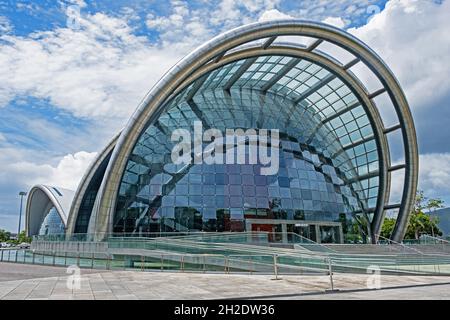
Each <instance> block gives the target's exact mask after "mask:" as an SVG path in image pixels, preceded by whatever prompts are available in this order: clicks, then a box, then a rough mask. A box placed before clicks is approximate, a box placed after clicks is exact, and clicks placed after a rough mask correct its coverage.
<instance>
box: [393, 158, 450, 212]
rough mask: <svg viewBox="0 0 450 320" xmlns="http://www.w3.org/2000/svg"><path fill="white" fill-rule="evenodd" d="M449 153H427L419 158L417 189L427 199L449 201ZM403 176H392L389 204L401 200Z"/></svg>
mask: <svg viewBox="0 0 450 320" xmlns="http://www.w3.org/2000/svg"><path fill="white" fill-rule="evenodd" d="M449 181H450V153H429V154H422V155H420V156H419V183H418V189H419V190H423V191H424V193H425V196H427V197H435V198H436V197H439V198H444V199H446V201H447V205H449V204H450V203H448V201H450V184H449V183H448V182H449ZM403 186H404V181H403V175H399V176H395V175H394V176H392V184H391V203H396V202H398V201H400V199H401V193H402V190H403Z"/></svg>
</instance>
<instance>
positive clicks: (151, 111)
mask: <svg viewBox="0 0 450 320" xmlns="http://www.w3.org/2000/svg"><path fill="white" fill-rule="evenodd" d="M281 36H306V37H312V38H315V39H317V40H316V41H315V42H314V43H313V44H312V45H310V46H309V47H307V48H300V47H297V48H295V47H293V46H291V47H288V46H282V45H276V42H275V41H274V40H275V39H276V38H277V37H281ZM255 40H262V41H264V40H265V41H264V42H263V45H261V46H260V48H259V49H253V50H254V51H255V52H253V53H252V54H248V53H249V52H250V51H251V50H249V49H248V44H249V43H251V42H253V43H254V42H255ZM323 42H329V43H332V44H334V45H337V46H339V47H341V48H342V49H344V50H346V51H348V52H349V53H351V54H352V55H354V56H355V58H356V59H355V60H353V61H351V62H350V63H348V64H347V65H340V64H338V63H336V62H335V61H333V60H332V59H329V58H328V57H326V56H324V55H321V54H320V53H316V52H315V50H316V49H317V47H319V46H320V45H321V44H322V43H323ZM246 44H247V48H246V46H245V45H246ZM241 47H242V48H241ZM246 49H247V50H246ZM269 52H277V53H279V54H288V55H291V56H292V55H296V56H301V57H307V56H310V58H311V59H312V60H313V61H315V62H320V63H322V64H323V65H326V66H327V67H329V68H330V69H333V71H334V72H336V73H338V74H339V76H340V77H341V78H344V79H346V81H348V83H349V84H350V85H351V87H352V89H354V90H355V91H356V92H358V93H359V95H360V98H361V99H363V100H364V101H365V107H366V108H368V109H371V110H370V111H369V114H370V115H371V116H372V121H373V124H375V126H374V128H376V130H375V135H376V138H377V143H378V147H379V149H380V152H381V154H382V157H381V159H383V160H382V161H380V163H381V164H382V166H381V167H380V194H379V198H378V199H379V201H378V203H377V207H376V208H374V212H375V216H374V220H373V225H372V228H371V229H372V231H374V235H375V234H376V231H377V230H379V229H380V227H381V224H382V221H383V217H384V212H385V210H386V209H388V208H399V212H398V218H397V223H396V225H395V229H394V232H393V234H392V239H393V240H395V241H398V240H401V239H402V238H403V236H404V233H405V228H406V225H407V223H408V218H409V212H410V211H411V208H412V204H413V200H414V196H415V191H416V185H417V175H418V152H417V142H416V134H415V129H414V123H413V120H412V116H411V113H410V110H409V106H408V103H407V100H406V98H405V95H404V93H403V91H402V89H401V87H400V85H399V83H398V81H397V80H396V78H395V76H394V75H393V73H392V72H391V71H390V69H389V68H388V67H387V66H386V64H385V63H384V62H383V61H382V59H381V58H380V57H378V55H377V54H376V53H375V52H373V51H372V50H371V49H370V48H369V47H368V46H367V45H365V44H364V43H362V42H361V41H360V40H358V39H356V38H355V37H353V36H351V35H350V34H348V33H346V32H345V31H342V30H340V29H337V28H334V27H331V26H329V25H325V24H322V23H316V22H310V21H301V20H282V21H269V22H262V23H255V24H250V25H247V26H243V27H240V28H237V29H234V30H231V31H229V32H226V33H224V34H222V35H219V36H218V37H216V38H214V39H212V40H211V41H209V42H207V43H205V44H204V45H203V46H201V47H199V48H198V49H197V50H195V51H194V52H193V53H191V54H189V55H188V56H186V57H185V58H184V59H183V60H181V61H180V62H179V63H178V64H177V65H175V66H174V67H173V68H172V69H170V71H169V72H168V73H167V74H166V75H165V76H164V77H163V78H162V79H161V80H160V81H159V82H158V83H157V84H156V85H155V86H154V87H153V89H152V90H151V91H150V92H149V94H148V95H147V96H146V97H145V99H144V100H143V101H142V103H141V104H140V106H139V107H138V109H137V110H136V112H135V113H134V114H133V116H132V118H131V119H130V121H129V122H128V124H127V126H126V128H125V129H124V131H123V133H122V135H121V136H120V138H119V140H118V142H117V148H115V150H114V152H113V154H112V157H111V161H110V163H109V166H108V168H107V171H106V173H105V179H104V180H103V183H102V185H101V187H100V190H99V195H100V202H99V205H98V207H97V208H96V211H95V212H94V213H93V219H91V222H90V226H89V230H90V231H91V232H92V233H95V234H98V235H99V237H100V238H101V237H102V234H107V233H108V232H110V228H111V221H110V220H111V218H110V217H111V216H112V215H113V214H114V209H115V204H116V197H117V190H118V186H119V184H120V179H121V176H122V173H123V171H124V167H125V164H126V162H127V159H128V155H129V154H130V153H131V150H132V148H133V147H134V145H135V143H136V141H137V139H138V138H139V135H140V133H141V132H142V131H143V130H144V128H145V127H146V125H147V124H148V123H149V122H152V121H155V120H156V118H157V116H158V114H159V113H160V112H161V109H162V107H163V105H164V102H165V101H167V100H168V99H170V98H171V97H173V96H175V95H176V93H177V92H179V91H180V90H181V89H182V88H184V87H186V86H187V85H189V84H190V83H192V82H193V81H195V80H197V79H199V78H200V77H201V75H203V74H205V73H206V71H205V70H207V69H212V68H217V67H218V66H219V65H220V64H224V63H225V62H227V61H228V62H229V61H232V60H237V57H238V56H240V58H244V57H245V56H246V54H247V57H250V56H253V57H255V56H258V55H262V54H268V53H269ZM357 63H364V64H365V65H366V66H367V67H368V68H369V69H370V70H371V71H372V72H373V73H374V75H375V76H376V77H377V78H378V79H379V81H380V82H381V83H382V84H383V86H384V88H382V89H380V90H377V91H375V92H368V91H367V90H365V89H364V88H363V87H362V86H361V85H360V81H359V80H358V79H356V78H355V76H354V75H353V74H352V73H351V72H349V70H348V69H349V68H350V67H352V66H353V65H355V64H357ZM228 86H229V85H228ZM383 92H387V94H388V95H389V97H390V99H391V101H392V104H393V106H394V108H395V111H396V114H397V116H398V119H399V124H398V125H396V126H395V128H392V130H394V129H395V130H401V133H402V137H403V143H404V153H405V163H404V165H402V166H395V167H392V166H391V165H390V158H389V149H388V146H387V139H386V135H387V134H389V133H390V132H392V130H391V128H386V127H385V126H384V125H383V122H382V119H381V117H380V115H379V113H378V112H377V109H376V106H375V104H374V102H373V99H374V98H375V97H376V96H378V95H379V94H382V93H383ZM393 170H405V181H404V189H403V194H402V201H401V203H399V204H389V199H388V194H389V186H390V181H389V176H390V172H392V171H393ZM373 241H375V237H374V239H373Z"/></svg>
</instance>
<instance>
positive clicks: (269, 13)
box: [258, 9, 293, 22]
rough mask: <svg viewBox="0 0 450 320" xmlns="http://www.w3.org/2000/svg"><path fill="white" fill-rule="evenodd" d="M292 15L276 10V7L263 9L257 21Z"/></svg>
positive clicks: (289, 17)
mask: <svg viewBox="0 0 450 320" xmlns="http://www.w3.org/2000/svg"><path fill="white" fill-rule="evenodd" d="M292 18H293V17H292V16H290V15H288V14H285V13H283V12H280V11H278V10H277V9H272V10H267V11H264V12H263V14H262V15H261V17H260V18H259V20H258V21H260V22H262V21H268V20H277V19H292Z"/></svg>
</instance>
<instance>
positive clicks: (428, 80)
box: [0, 0, 450, 231]
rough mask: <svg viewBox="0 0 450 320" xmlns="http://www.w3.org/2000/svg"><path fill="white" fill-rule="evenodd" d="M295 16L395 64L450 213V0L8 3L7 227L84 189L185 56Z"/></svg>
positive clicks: (2, 160) (0, 216) (3, 188)
mask: <svg viewBox="0 0 450 320" xmlns="http://www.w3.org/2000/svg"><path fill="white" fill-rule="evenodd" d="M288 17H293V18H301V19H308V20H315V21H322V22H325V23H329V24H332V25H334V26H337V27H340V28H343V29H345V30H347V31H348V32H350V33H352V34H354V35H355V36H357V37H359V38H360V39H361V40H363V41H364V42H366V43H367V44H368V45H369V46H370V47H371V48H372V49H374V50H375V51H376V52H377V53H378V54H379V55H380V56H381V57H382V58H383V60H384V61H385V62H386V63H387V64H388V65H389V66H390V68H391V69H392V70H393V72H394V73H395V75H396V76H397V77H398V80H399V82H400V84H401V85H402V87H403V89H404V90H405V93H406V96H407V98H408V101H409V103H410V106H411V110H412V113H413V117H414V119H415V125H416V130H417V135H418V142H419V152H420V174H419V188H420V189H422V190H424V192H425V194H426V195H427V196H430V197H440V198H442V199H444V200H445V201H446V203H447V204H450V182H449V181H450V143H449V141H450V122H449V119H450V106H449V105H450V81H449V79H448V76H449V74H450V32H449V30H450V0H359V1H353V0H295V1H283V0H244V1H242V0H215V1H206V0H198V1H156V0H127V1H125V0H114V1H113V0H110V1H106V0H104V1H102V0H92V1H90V0H84V1H83V0H72V1H63V0H58V1H55V0H40V1H22V0H17V1H13V0H0V70H1V72H0V229H2V228H3V229H7V230H10V231H15V230H17V226H18V212H19V204H20V200H19V197H18V193H19V191H22V190H24V191H27V190H29V189H30V187H31V186H32V185H34V184H37V183H42V184H50V185H55V186H59V187H62V188H68V189H72V190H75V189H76V187H77V184H78V182H79V180H80V179H81V177H82V176H83V174H84V171H85V169H86V168H87V166H88V165H89V163H90V162H91V161H92V160H93V159H94V157H95V155H96V154H97V152H99V151H100V150H101V149H102V148H103V147H104V146H105V145H106V144H107V143H108V142H109V140H110V139H111V138H112V137H113V136H114V135H115V133H116V132H117V131H118V130H120V129H121V128H122V127H123V126H125V124H126V122H127V120H128V119H129V117H130V115H131V114H132V113H133V111H134V110H135V108H136V107H137V105H138V104H139V102H140V100H141V99H142V98H143V97H144V96H145V94H146V93H147V92H148V91H149V90H150V89H151V88H152V86H153V85H154V84H155V83H156V82H157V81H158V79H160V78H161V77H162V76H163V75H164V73H165V72H166V71H167V70H168V69H169V68H170V67H171V66H172V65H174V64H175V63H176V62H177V61H179V60H180V59H181V58H183V56H185V55H186V54H188V53H189V52H190V51H192V50H193V49H195V48H196V47H197V46H199V45H200V44H202V43H203V42H205V41H207V40H209V39H211V38H212V37H214V36H215V35H218V34H220V33H221V32H224V31H227V30H229V29H231V28H234V27H237V26H240V25H243V24H247V23H250V22H255V21H262V20H270V19H281V18H288ZM393 157H394V162H395V161H396V160H397V159H395V157H399V159H398V161H401V159H400V158H401V155H397V154H395V153H394V155H393ZM393 180H394V181H393V189H394V191H395V190H397V189H398V190H400V188H401V179H395V177H394V179H393Z"/></svg>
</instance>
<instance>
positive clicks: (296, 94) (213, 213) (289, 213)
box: [113, 56, 379, 240]
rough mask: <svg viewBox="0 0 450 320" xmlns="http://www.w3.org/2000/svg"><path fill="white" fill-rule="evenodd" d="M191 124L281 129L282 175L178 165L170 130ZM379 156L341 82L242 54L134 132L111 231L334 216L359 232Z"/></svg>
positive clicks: (310, 69)
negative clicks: (139, 132)
mask: <svg viewBox="0 0 450 320" xmlns="http://www.w3.org/2000/svg"><path fill="white" fill-rule="evenodd" d="M236 75H239V76H236ZM193 92H194V94H193ZM195 121H201V123H202V125H203V128H204V129H205V130H207V129H210V128H214V129H218V130H219V131H221V132H223V133H224V135H225V132H226V130H227V129H243V130H247V129H255V130H256V132H258V131H259V130H261V129H269V130H270V129H277V130H279V135H280V143H279V145H277V146H276V147H277V148H278V149H279V162H280V165H279V171H278V173H276V174H274V175H269V176H264V175H261V174H260V168H261V165H260V164H214V165H208V164H190V165H184V166H182V165H174V164H173V163H172V160H171V152H172V150H173V147H174V146H175V144H176V143H175V142H173V141H171V134H172V132H173V131H174V130H176V129H186V130H188V131H190V132H191V136H194V132H193V125H194V122H195ZM207 144H208V143H204V145H203V147H206V146H207ZM247 147H248V143H247ZM248 150H249V149H248V148H246V152H247V153H248ZM378 161H379V159H378V152H377V145H376V141H375V138H374V135H373V131H372V127H371V123H370V121H369V118H368V116H367V114H366V112H365V109H364V107H363V106H362V105H361V103H360V101H359V100H358V99H357V97H356V96H355V95H354V94H353V92H352V91H351V90H350V88H349V87H348V86H347V85H346V84H345V83H344V82H343V81H342V80H341V79H339V78H338V77H336V76H335V75H333V74H332V73H330V72H329V71H328V70H326V69H325V68H323V67H321V66H319V65H317V64H315V63H312V62H310V61H307V60H302V59H298V58H292V57H286V56H261V57H258V58H249V59H244V60H239V61H236V62H233V63H230V64H228V65H225V66H223V67H221V68H219V69H216V70H214V71H212V72H210V73H209V74H207V75H205V76H203V77H201V78H200V79H198V80H197V81H195V82H194V83H192V84H191V85H190V86H189V87H187V88H185V90H183V91H182V92H181V93H180V94H178V95H177V96H176V97H174V98H173V99H171V100H170V101H169V102H168V103H167V104H166V106H165V108H164V111H163V112H162V113H161V114H160V116H159V118H158V120H157V121H156V122H154V123H153V124H152V125H150V126H148V127H147V129H146V130H145V131H144V132H143V134H142V135H141V136H140V138H139V140H138V143H137V144H136V146H135V147H134V150H133V152H132V154H131V155H130V157H129V160H128V163H127V166H126V171H125V172H124V175H123V178H122V183H121V186H120V190H119V194H118V202H117V206H116V213H115V216H114V220H113V232H115V233H140V232H157V231H244V230H247V231H251V230H266V229H267V230H269V231H270V230H274V231H281V230H278V229H279V228H280V226H279V225H277V223H276V221H277V220H280V221H281V220H283V221H284V222H285V223H288V224H289V225H288V227H292V225H294V226H295V221H304V222H318V221H319V222H320V221H322V222H325V221H329V222H335V225H338V226H339V227H340V228H341V230H342V231H343V233H344V234H352V233H355V232H359V233H361V234H363V235H364V234H366V233H367V232H366V230H365V228H366V227H365V226H367V225H368V223H370V220H371V215H370V213H369V211H368V210H367V209H368V208H372V207H374V206H375V204H376V200H377V195H378V170H379V162H378ZM257 219H260V220H261V221H264V223H261V224H258V223H257ZM286 221H287V222H286ZM277 228H278V229H277ZM249 229H251V230H249ZM355 230H357V231H355ZM321 232H322V233H324V234H327V231H326V228H325V227H323V230H321ZM312 238H314V237H313V236H312ZM322 240H323V239H322Z"/></svg>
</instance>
